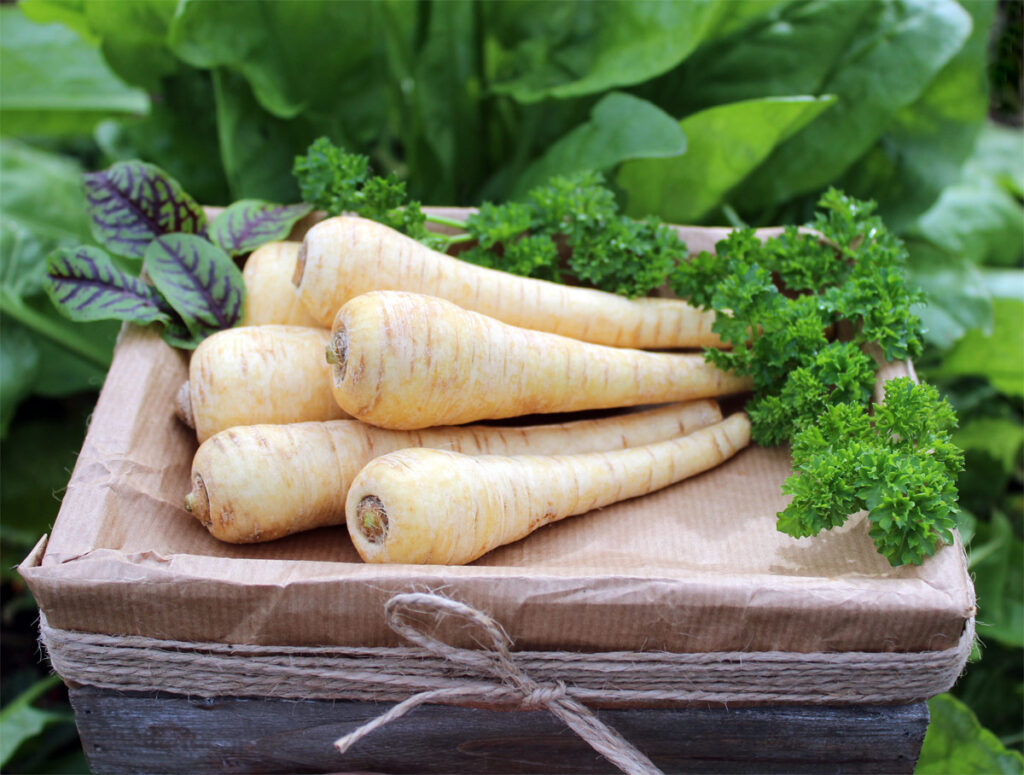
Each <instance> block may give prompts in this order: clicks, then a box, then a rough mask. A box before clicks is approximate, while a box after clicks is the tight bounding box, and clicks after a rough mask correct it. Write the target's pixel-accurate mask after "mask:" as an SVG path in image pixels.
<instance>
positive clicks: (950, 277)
mask: <svg viewBox="0 0 1024 775" xmlns="http://www.w3.org/2000/svg"><path fill="white" fill-rule="evenodd" d="M906 244H907V251H908V252H909V254H910V261H909V262H908V266H907V278H908V280H909V281H910V282H912V283H913V284H914V285H916V286H917V287H919V288H920V289H921V290H923V291H924V292H925V294H926V295H927V297H928V303H927V304H925V305H922V306H920V307H918V308H915V310H914V312H915V313H916V314H917V315H918V316H919V317H920V318H921V325H922V327H923V328H924V337H925V339H926V340H927V341H928V342H930V343H931V344H934V345H936V346H937V347H940V348H942V349H946V348H948V347H951V346H952V345H953V344H954V343H955V342H956V341H957V340H959V339H960V338H961V337H962V336H964V334H966V333H967V331H968V330H970V329H972V328H974V329H979V330H981V331H982V332H989V331H991V330H992V293H991V290H990V288H989V286H988V284H987V282H986V280H985V278H984V275H983V274H982V272H980V271H979V270H978V269H977V267H975V266H974V265H973V264H971V263H969V262H966V261H963V260H961V259H960V258H958V257H956V256H954V255H951V254H950V253H947V252H945V251H942V250H940V249H938V248H936V247H935V246H934V245H931V244H929V243H927V242H920V241H917V240H908V241H907V243H906Z"/></svg>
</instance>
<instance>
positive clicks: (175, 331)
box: [162, 310, 204, 350]
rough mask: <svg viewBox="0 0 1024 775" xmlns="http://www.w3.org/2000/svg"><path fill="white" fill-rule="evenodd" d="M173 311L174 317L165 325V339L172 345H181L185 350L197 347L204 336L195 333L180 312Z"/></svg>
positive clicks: (163, 335)
mask: <svg viewBox="0 0 1024 775" xmlns="http://www.w3.org/2000/svg"><path fill="white" fill-rule="evenodd" d="M172 313H173V317H172V318H171V320H170V322H169V323H166V324H165V325H164V332H163V334H162V337H163V340H164V341H165V342H167V344H169V345H170V346H171V347H180V348H181V349H183V350H194V349H196V347H198V346H199V343H200V342H201V341H203V338H204V337H202V336H197V335H195V334H193V333H192V332H191V331H189V330H188V326H186V325H185V321H184V320H182V319H181V318H180V317H179V316H178V313H177V312H174V311H173V310H172Z"/></svg>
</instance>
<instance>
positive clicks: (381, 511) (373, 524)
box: [356, 495, 388, 544]
mask: <svg viewBox="0 0 1024 775" xmlns="http://www.w3.org/2000/svg"><path fill="white" fill-rule="evenodd" d="M356 518H357V520H358V524H359V530H360V531H361V532H362V534H363V535H364V536H366V540H367V541H369V542H370V543H371V544H382V543H384V541H386V540H387V537H388V512H387V509H385V508H384V504H383V503H382V502H381V500H380V498H378V497H377V496H376V495H367V496H365V497H364V498H363V499H362V500H360V501H359V505H358V506H357V507H356Z"/></svg>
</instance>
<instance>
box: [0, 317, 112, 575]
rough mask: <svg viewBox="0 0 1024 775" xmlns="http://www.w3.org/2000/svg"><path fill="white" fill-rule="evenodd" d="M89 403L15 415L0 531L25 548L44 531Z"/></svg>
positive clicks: (4, 469)
mask: <svg viewBox="0 0 1024 775" xmlns="http://www.w3.org/2000/svg"><path fill="white" fill-rule="evenodd" d="M6 337H7V330H6V329H5V330H4V338H6ZM97 389H98V388H94V390H97ZM94 403H95V401H93V400H83V401H81V402H79V401H75V402H67V403H64V402H60V403H54V404H52V405H50V406H48V407H47V409H48V411H47V413H46V414H45V415H44V416H34V415H31V414H29V415H27V416H24V417H22V416H19V417H17V418H15V421H14V423H13V424H12V425H11V431H10V435H9V436H8V437H7V438H6V439H4V446H9V448H10V449H16V450H17V451H18V454H16V455H3V456H2V457H0V473H2V475H3V481H4V486H3V489H2V490H0V505H2V508H3V514H4V518H3V521H2V523H0V535H2V537H3V538H4V539H5V540H6V541H7V542H9V543H13V544H17V545H18V546H19V547H20V548H21V549H22V550H24V551H27V550H28V549H31V548H32V546H33V545H34V544H35V543H36V541H38V540H39V537H40V536H41V535H43V534H44V533H47V532H49V531H50V528H51V527H52V526H53V522H54V520H55V519H56V518H57V512H58V510H59V509H60V501H61V497H62V496H63V494H64V487H65V486H66V485H67V483H68V480H69V479H70V478H71V470H72V469H73V468H74V467H75V459H76V458H77V456H78V452H79V450H80V449H81V448H82V440H83V439H84V438H85V432H86V428H87V426H88V419H89V413H90V412H91V411H92V407H93V404H94ZM18 561H20V558H19V560H18Z"/></svg>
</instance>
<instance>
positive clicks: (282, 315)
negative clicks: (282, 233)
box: [240, 242, 324, 328]
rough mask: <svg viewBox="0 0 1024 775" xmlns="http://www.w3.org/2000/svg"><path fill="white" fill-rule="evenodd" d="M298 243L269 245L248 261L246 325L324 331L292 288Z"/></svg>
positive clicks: (257, 250) (254, 253)
mask: <svg viewBox="0 0 1024 775" xmlns="http://www.w3.org/2000/svg"><path fill="white" fill-rule="evenodd" d="M300 244H301V243H299V242H268V243H267V244H266V245H263V246H262V247H259V248H257V249H256V250H254V251H253V252H252V254H251V255H250V256H249V258H247V259H246V260H245V268H244V269H242V279H243V280H244V281H245V312H244V314H243V315H242V322H241V324H240V325H243V326H260V325H267V324H278V325H284V326H306V327H308V328H324V326H322V325H321V324H320V322H319V321H318V320H317V319H316V318H314V317H313V316H312V315H310V314H309V312H307V311H306V308H305V307H304V306H303V305H302V302H301V301H299V295H298V293H296V291H295V286H294V285H292V275H293V274H294V273H295V260H296V258H297V257H298V255H299V246H300Z"/></svg>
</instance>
